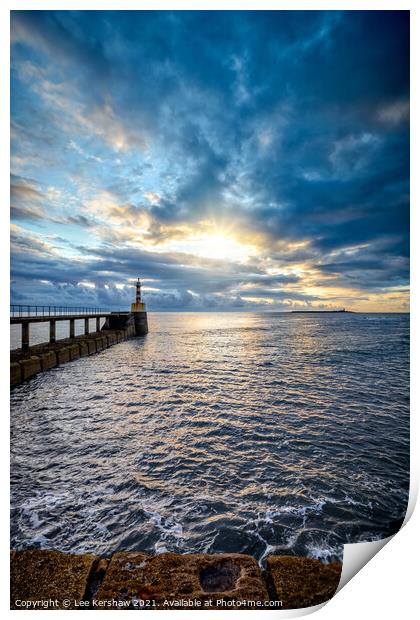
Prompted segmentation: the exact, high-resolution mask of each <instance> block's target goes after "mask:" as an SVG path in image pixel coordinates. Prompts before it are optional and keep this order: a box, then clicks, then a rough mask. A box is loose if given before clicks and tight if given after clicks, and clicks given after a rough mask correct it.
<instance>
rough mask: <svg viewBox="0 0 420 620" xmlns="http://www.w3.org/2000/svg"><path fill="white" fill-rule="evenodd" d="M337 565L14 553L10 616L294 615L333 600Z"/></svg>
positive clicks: (288, 559) (230, 557)
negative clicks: (58, 612) (139, 612)
mask: <svg viewBox="0 0 420 620" xmlns="http://www.w3.org/2000/svg"><path fill="white" fill-rule="evenodd" d="M340 576H341V564H338V563H336V564H327V565H325V564H322V563H321V562H319V561H318V560H311V559H308V558H302V557H295V556H270V557H268V559H267V570H265V571H263V570H261V569H260V567H259V565H258V563H257V561H256V560H255V559H254V558H253V557H251V556H249V555H244V554H239V553H229V554H228V553H222V554H206V553H192V554H178V553H162V554H160V555H155V556H153V555H148V554H146V553H136V552H118V553H114V554H113V555H112V556H111V558H107V559H104V558H100V557H98V556H95V555H92V554H83V555H73V554H67V553H61V552H59V551H43V550H39V549H26V550H23V551H12V552H11V601H10V606H11V609H40V608H44V609H45V608H47V609H195V610H197V609H209V608H211V609H224V610H226V609H269V610H270V609H271V610H272V609H298V608H302V607H311V606H313V605H318V604H319V603H323V602H325V601H328V600H329V599H330V598H332V597H333V596H334V593H335V591H336V589H337V587H338V583H339V581H340Z"/></svg>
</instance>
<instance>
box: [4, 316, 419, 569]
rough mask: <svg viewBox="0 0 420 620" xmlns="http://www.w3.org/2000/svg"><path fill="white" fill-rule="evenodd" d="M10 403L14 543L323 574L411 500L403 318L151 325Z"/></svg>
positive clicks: (168, 320)
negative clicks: (193, 555)
mask: <svg viewBox="0 0 420 620" xmlns="http://www.w3.org/2000/svg"><path fill="white" fill-rule="evenodd" d="M149 327H150V332H149V334H148V336H147V337H146V338H144V339H133V340H130V341H126V342H124V343H120V344H118V345H115V346H113V347H111V348H110V349H107V350H106V351H104V352H102V353H99V354H98V355H96V356H93V357H90V358H83V359H80V360H78V361H75V362H73V363H71V364H68V365H65V366H62V367H59V368H56V369H54V370H52V371H50V372H49V373H46V374H44V375H40V376H38V377H36V378H34V379H33V380H31V381H30V382H28V383H26V384H24V385H22V386H20V387H18V388H16V389H15V390H14V391H13V392H12V544H13V547H25V546H30V545H34V544H35V545H39V546H41V547H46V548H56V549H62V550H66V551H70V550H71V551H74V552H81V551H93V552H96V553H108V552H110V551H114V550H116V549H119V548H120V549H129V550H145V551H152V552H160V551H163V550H165V549H167V550H174V551H181V552H190V551H212V552H222V551H225V552H228V551H235V552H244V553H251V554H253V555H255V556H256V557H258V558H259V559H260V560H263V559H264V557H265V556H266V555H267V553H269V552H273V551H275V552H277V553H289V554H290V553H298V554H304V555H309V556H311V557H319V558H321V559H323V560H331V559H333V558H337V557H340V555H341V549H342V544H343V543H344V542H351V541H359V540H370V539H375V538H378V537H382V536H385V535H388V534H390V533H391V532H393V531H395V530H396V529H397V527H398V524H399V523H400V521H401V519H402V518H403V515H404V511H405V505H406V500H407V494H408V463H409V421H408V363H409V358H408V350H409V336H408V333H409V332H408V330H409V318H408V316H407V315H381V314H371V315H362V314H360V315H359V314H354V315H350V314H349V315H323V316H322V315H307V316H303V315H289V314H245V313H244V314H239V313H238V314H228V313H226V314H223V313H196V314H195V313H185V314H175V313H174V314H163V313H162V314H160V313H149Z"/></svg>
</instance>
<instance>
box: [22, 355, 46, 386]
mask: <svg viewBox="0 0 420 620" xmlns="http://www.w3.org/2000/svg"><path fill="white" fill-rule="evenodd" d="M19 364H20V366H21V369H22V380H23V381H26V379H30V378H31V377H33V376H34V375H36V374H38V373H39V372H41V360H40V359H39V357H37V356H33V357H30V358H29V359H27V360H22V361H21V362H19Z"/></svg>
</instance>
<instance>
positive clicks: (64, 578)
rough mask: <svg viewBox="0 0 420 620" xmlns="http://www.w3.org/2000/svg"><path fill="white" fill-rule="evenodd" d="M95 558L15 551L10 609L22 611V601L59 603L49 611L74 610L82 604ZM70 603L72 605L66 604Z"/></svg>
mask: <svg viewBox="0 0 420 620" xmlns="http://www.w3.org/2000/svg"><path fill="white" fill-rule="evenodd" d="M97 561H98V558H97V557H95V556H94V555H71V554H67V553H60V552H59V551H41V550H39V549H27V550H24V551H15V552H14V553H13V556H12V558H11V566H10V581H11V588H10V599H11V600H10V608H11V609H22V606H21V604H20V603H19V601H42V600H49V599H51V600H57V601H58V604H57V605H54V606H53V607H50V609H52V608H54V609H74V608H75V604H74V601H80V600H83V598H84V596H85V592H86V590H87V586H88V581H89V577H90V574H91V572H92V569H93V567H94V564H95V562H97ZM64 600H69V601H70V605H66V604H65V603H63V601H64Z"/></svg>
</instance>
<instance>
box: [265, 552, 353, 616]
mask: <svg viewBox="0 0 420 620" xmlns="http://www.w3.org/2000/svg"><path fill="white" fill-rule="evenodd" d="M341 569H342V565H341V564H338V563H333V564H322V562H320V561H319V560H311V559H309V558H302V557H293V556H270V557H269V558H268V559H267V574H268V579H269V582H270V584H271V587H272V589H273V597H274V598H275V599H277V600H281V601H282V602H283V606H282V608H283V609H300V608H302V607H311V606H312V605H318V604H319V603H324V602H325V601H328V600H330V599H331V598H332V597H333V596H334V594H335V591H336V590H337V587H338V584H339V581H340V577H341Z"/></svg>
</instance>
